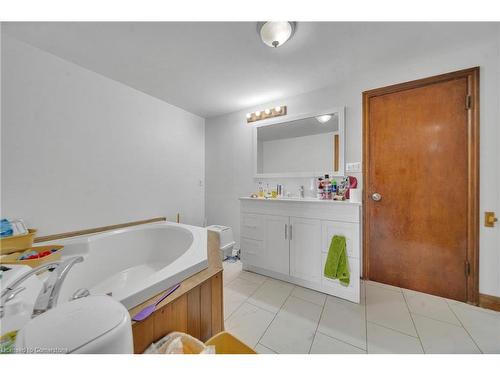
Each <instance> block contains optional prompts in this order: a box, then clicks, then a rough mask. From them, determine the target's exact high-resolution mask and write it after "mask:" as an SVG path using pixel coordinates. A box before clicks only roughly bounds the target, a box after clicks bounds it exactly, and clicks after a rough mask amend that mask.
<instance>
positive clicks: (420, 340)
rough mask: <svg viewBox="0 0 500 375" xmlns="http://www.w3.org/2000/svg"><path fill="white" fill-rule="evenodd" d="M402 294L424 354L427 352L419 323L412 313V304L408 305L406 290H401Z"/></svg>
mask: <svg viewBox="0 0 500 375" xmlns="http://www.w3.org/2000/svg"><path fill="white" fill-rule="evenodd" d="M401 294H403V299H404V300H405V305H406V308H407V310H408V314H409V315H410V319H411V322H412V323H413V328H415V332H416V334H417V337H418V342H420V347H421V348H422V352H423V353H424V354H426V353H425V348H424V343H423V342H422V339H421V338H420V334H419V333H418V329H417V325H416V324H415V320H414V319H413V315H412V314H411V310H410V305H408V300H407V299H406V295H405V293H404V291H401Z"/></svg>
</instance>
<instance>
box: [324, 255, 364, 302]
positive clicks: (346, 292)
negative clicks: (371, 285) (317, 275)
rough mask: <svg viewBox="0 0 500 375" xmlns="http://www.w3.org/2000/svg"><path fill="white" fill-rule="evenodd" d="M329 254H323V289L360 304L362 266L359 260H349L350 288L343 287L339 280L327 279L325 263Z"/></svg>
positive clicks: (350, 258)
mask: <svg viewBox="0 0 500 375" xmlns="http://www.w3.org/2000/svg"><path fill="white" fill-rule="evenodd" d="M326 257H327V254H326V253H323V254H322V262H321V287H322V288H323V290H324V291H325V292H327V293H330V294H333V295H335V296H339V297H341V298H345V299H348V300H350V301H353V302H357V303H359V292H360V279H359V276H360V266H359V259H357V258H352V257H349V258H348V262H349V272H350V282H349V285H348V286H345V285H342V284H341V283H340V281H338V280H337V279H330V278H328V277H325V275H324V270H325V263H326Z"/></svg>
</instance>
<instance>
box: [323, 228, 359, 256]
mask: <svg viewBox="0 0 500 375" xmlns="http://www.w3.org/2000/svg"><path fill="white" fill-rule="evenodd" d="M321 232H322V241H321V242H322V243H321V251H322V252H323V253H328V249H329V248H330V242H331V241H332V238H333V236H335V235H337V236H344V237H345V239H346V248H347V256H348V257H353V258H358V259H359V257H360V250H359V246H360V244H359V224H356V223H344V222H340V221H327V220H323V221H322V222H321Z"/></svg>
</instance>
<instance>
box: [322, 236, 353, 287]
mask: <svg viewBox="0 0 500 375" xmlns="http://www.w3.org/2000/svg"><path fill="white" fill-rule="evenodd" d="M324 275H325V277H328V278H330V279H339V281H340V282H341V283H342V284H344V285H349V281H350V280H349V276H350V274H349V265H348V263H347V252H346V245H345V237H344V236H333V238H332V242H331V243H330V248H329V249H328V256H327V258H326V263H325V271H324Z"/></svg>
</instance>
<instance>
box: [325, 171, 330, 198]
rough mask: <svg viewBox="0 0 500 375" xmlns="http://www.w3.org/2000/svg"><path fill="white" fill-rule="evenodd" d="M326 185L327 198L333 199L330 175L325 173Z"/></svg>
mask: <svg viewBox="0 0 500 375" xmlns="http://www.w3.org/2000/svg"><path fill="white" fill-rule="evenodd" d="M323 183H324V185H325V187H324V190H325V199H332V190H331V189H332V183H331V182H330V175H328V174H325V180H324V181H323Z"/></svg>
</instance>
